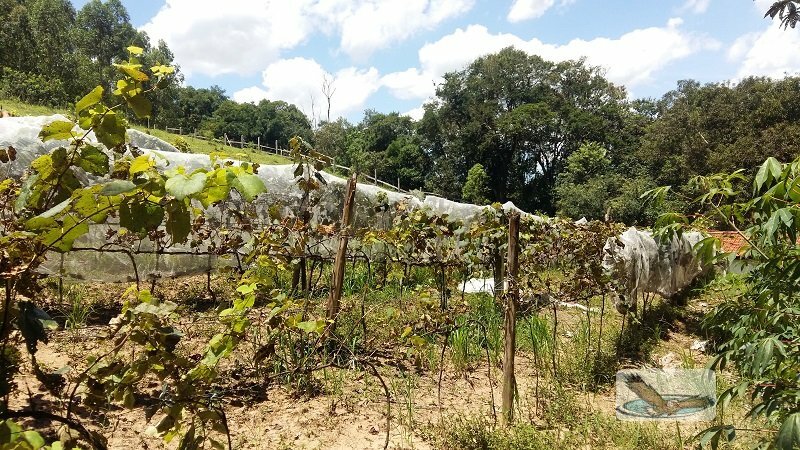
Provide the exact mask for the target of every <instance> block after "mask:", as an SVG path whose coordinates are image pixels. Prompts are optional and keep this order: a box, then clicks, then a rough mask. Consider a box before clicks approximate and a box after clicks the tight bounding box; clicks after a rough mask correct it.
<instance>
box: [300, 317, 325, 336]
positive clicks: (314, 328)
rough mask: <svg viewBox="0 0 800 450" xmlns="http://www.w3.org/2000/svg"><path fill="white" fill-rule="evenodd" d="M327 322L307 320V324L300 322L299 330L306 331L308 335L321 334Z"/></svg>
mask: <svg viewBox="0 0 800 450" xmlns="http://www.w3.org/2000/svg"><path fill="white" fill-rule="evenodd" d="M325 324H326V322H325V321H324V320H307V321H305V322H298V323H297V328H299V329H301V330H303V331H305V332H306V333H318V334H321V333H322V331H323V330H325Z"/></svg>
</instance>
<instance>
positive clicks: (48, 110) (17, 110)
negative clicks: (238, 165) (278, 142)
mask: <svg viewBox="0 0 800 450" xmlns="http://www.w3.org/2000/svg"><path fill="white" fill-rule="evenodd" d="M0 107H2V109H3V110H6V111H10V112H11V114H12V115H14V116H46V115H51V114H64V115H67V116H71V115H72V114H71V112H70V111H69V110H67V109H61V108H53V107H50V106H40V105H32V104H29V103H25V102H21V101H19V100H12V99H6V98H0ZM131 128H134V129H137V130H139V131H142V132H145V133H148V134H150V135H153V136H155V137H157V138H159V139H162V140H164V141H166V142H169V143H170V144H173V145H174V144H175V141H176V140H177V139H178V138H179V137H180V138H182V139H183V140H185V141H186V143H188V144H189V148H190V149H191V151H192V153H202V154H205V155H208V154H211V153H212V152H216V153H221V154H222V155H224V156H226V157H228V158H232V159H240V160H243V161H250V162H255V163H259V164H265V165H271V164H290V163H291V160H289V159H287V158H285V157H283V156H278V155H275V154H272V153H266V152H263V151H256V150H254V149H251V148H244V149H242V148H236V147H231V146H229V145H222V144H219V143H213V142H208V141H204V140H202V139H196V138H193V137H191V136H179V135H177V134H173V133H168V132H166V131H163V130H157V129H153V128H151V129H149V130H148V129H146V128H145V127H142V126H138V125H133V126H132V127H131Z"/></svg>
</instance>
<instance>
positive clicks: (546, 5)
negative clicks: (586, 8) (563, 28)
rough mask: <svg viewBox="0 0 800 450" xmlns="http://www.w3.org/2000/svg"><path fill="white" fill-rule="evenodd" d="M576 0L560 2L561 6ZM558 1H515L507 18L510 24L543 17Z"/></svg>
mask: <svg viewBox="0 0 800 450" xmlns="http://www.w3.org/2000/svg"><path fill="white" fill-rule="evenodd" d="M574 2H575V0H560V2H559V5H560V6H566V5H568V4H570V3H574ZM555 4H556V0H514V3H513V4H511V9H510V10H509V11H508V16H506V18H507V19H508V21H509V22H522V21H524V20H529V19H536V18H539V17H542V16H543V15H544V13H545V12H547V10H548V9H550V8H552V7H553V6H555Z"/></svg>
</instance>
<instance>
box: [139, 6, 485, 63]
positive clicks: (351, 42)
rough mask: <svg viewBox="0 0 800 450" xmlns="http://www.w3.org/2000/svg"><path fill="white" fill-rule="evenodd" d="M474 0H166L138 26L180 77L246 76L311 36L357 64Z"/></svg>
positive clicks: (433, 25)
mask: <svg viewBox="0 0 800 450" xmlns="http://www.w3.org/2000/svg"><path fill="white" fill-rule="evenodd" d="M473 4H474V0H292V1H286V0H263V1H258V2H257V1H252V0H226V1H225V2H220V1H218V0H166V4H165V5H164V6H163V7H162V8H161V9H160V10H159V11H158V13H156V15H155V16H154V17H153V18H151V19H150V21H149V22H148V23H147V24H145V25H144V26H143V27H142V29H143V30H144V31H146V32H147V34H148V35H149V36H150V38H151V39H152V40H153V41H154V42H156V41H157V40H158V39H164V41H166V42H167V44H168V45H169V47H170V49H171V50H172V51H173V52H174V53H175V59H176V61H177V63H178V64H180V65H181V67H182V69H183V70H184V72H186V73H187V74H189V75H191V74H193V73H200V74H204V75H209V76H217V75H222V74H227V73H237V74H240V75H251V74H254V73H257V72H258V71H259V70H261V69H263V68H264V67H266V66H267V65H268V64H270V63H272V62H275V61H277V60H278V59H280V58H281V55H282V54H283V53H284V52H286V51H288V50H291V49H293V48H296V47H297V46H299V45H301V44H302V43H304V42H305V41H306V40H308V39H309V38H310V37H311V36H312V35H313V34H315V33H324V34H328V35H330V34H336V33H338V34H340V48H341V50H343V51H344V52H345V53H347V54H348V55H350V56H351V57H353V58H356V59H362V60H363V59H364V58H366V57H368V56H369V55H370V54H371V53H372V52H374V51H375V50H378V49H381V48H385V47H387V46H389V45H391V44H393V43H396V42H400V41H402V40H404V39H407V38H409V37H411V36H413V35H414V34H415V33H417V32H419V31H420V30H427V29H432V28H434V27H435V26H436V25H438V24H439V23H441V22H442V21H444V20H447V19H449V18H452V17H455V16H457V15H459V14H463V13H464V12H466V11H468V10H470V9H471V8H472V6H473Z"/></svg>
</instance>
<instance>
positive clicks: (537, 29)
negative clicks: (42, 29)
mask: <svg viewBox="0 0 800 450" xmlns="http://www.w3.org/2000/svg"><path fill="white" fill-rule="evenodd" d="M771 2H772V0H755V1H753V0H291V1H289V0H225V1H219V0H167V1H164V0H123V3H124V4H125V6H126V8H127V9H128V12H129V13H130V16H131V21H132V22H133V24H134V25H135V26H136V27H138V28H140V29H143V30H145V31H147V33H148V34H149V35H150V37H151V39H152V40H153V41H154V42H155V41H157V40H158V39H164V40H165V41H166V42H167V44H168V45H169V46H170V48H171V49H172V50H173V52H174V53H175V55H176V62H177V63H178V64H179V65H180V66H181V69H182V71H183V72H184V74H185V75H186V83H187V84H190V85H193V86H196V87H208V86H211V85H214V84H216V85H219V86H221V87H222V88H224V89H225V91H226V92H227V93H228V95H230V96H232V97H233V98H234V99H235V100H237V101H258V100H260V99H262V98H268V99H270V100H285V101H288V102H291V103H295V104H297V105H298V106H299V107H301V109H302V110H303V111H304V112H305V113H306V114H307V115H309V116H311V115H312V112H313V115H314V116H315V117H316V118H322V119H324V118H325V113H324V109H325V108H324V104H325V102H326V100H325V96H324V94H323V92H322V84H323V81H324V80H328V81H329V82H330V83H332V87H333V89H335V91H334V92H333V96H332V98H331V104H332V116H333V117H338V116H344V117H347V118H348V119H349V120H351V121H355V122H357V121H359V120H360V119H361V117H362V113H363V111H364V109H366V108H374V109H376V110H378V111H382V112H390V111H399V112H401V113H407V114H409V115H411V116H417V115H418V114H419V112H420V106H421V105H422V104H423V103H424V102H425V101H426V100H428V99H429V98H430V97H431V96H432V95H433V93H434V86H435V83H437V82H438V81H439V80H440V79H441V75H442V74H444V73H445V72H447V71H451V70H457V69H460V68H463V67H464V66H465V65H466V64H468V63H469V62H470V61H471V60H473V59H474V58H476V57H478V56H481V55H484V54H487V53H491V52H494V51H497V50H499V49H501V48H503V47H506V46H508V45H514V46H516V47H518V48H521V49H523V50H525V51H527V52H529V53H535V54H539V55H541V56H543V57H545V58H546V59H551V60H564V59H576V58H579V57H582V56H585V57H586V58H587V60H588V62H589V63H591V64H593V65H597V66H601V67H604V68H605V70H606V76H607V77H608V78H609V79H611V80H612V81H614V82H615V83H617V84H621V85H624V86H626V87H627V88H628V91H629V93H630V95H631V97H660V96H661V95H663V94H664V93H665V92H667V91H669V90H670V89H673V88H674V87H675V85H676V82H677V81H678V80H681V79H689V78H691V79H696V80H699V81H702V82H712V81H725V80H737V79H740V78H742V77H744V76H748V75H765V76H772V77H781V76H784V75H785V74H796V73H797V72H798V71H800V52H797V49H798V48H800V30H791V29H789V30H787V31H784V30H782V29H779V28H778V26H777V23H772V22H770V21H769V20H767V19H764V18H763V15H764V12H765V11H766V9H767V8H768V6H769V4H771ZM73 3H74V4H75V6H76V8H80V7H81V6H82V5H83V4H84V3H85V0H73Z"/></svg>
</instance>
